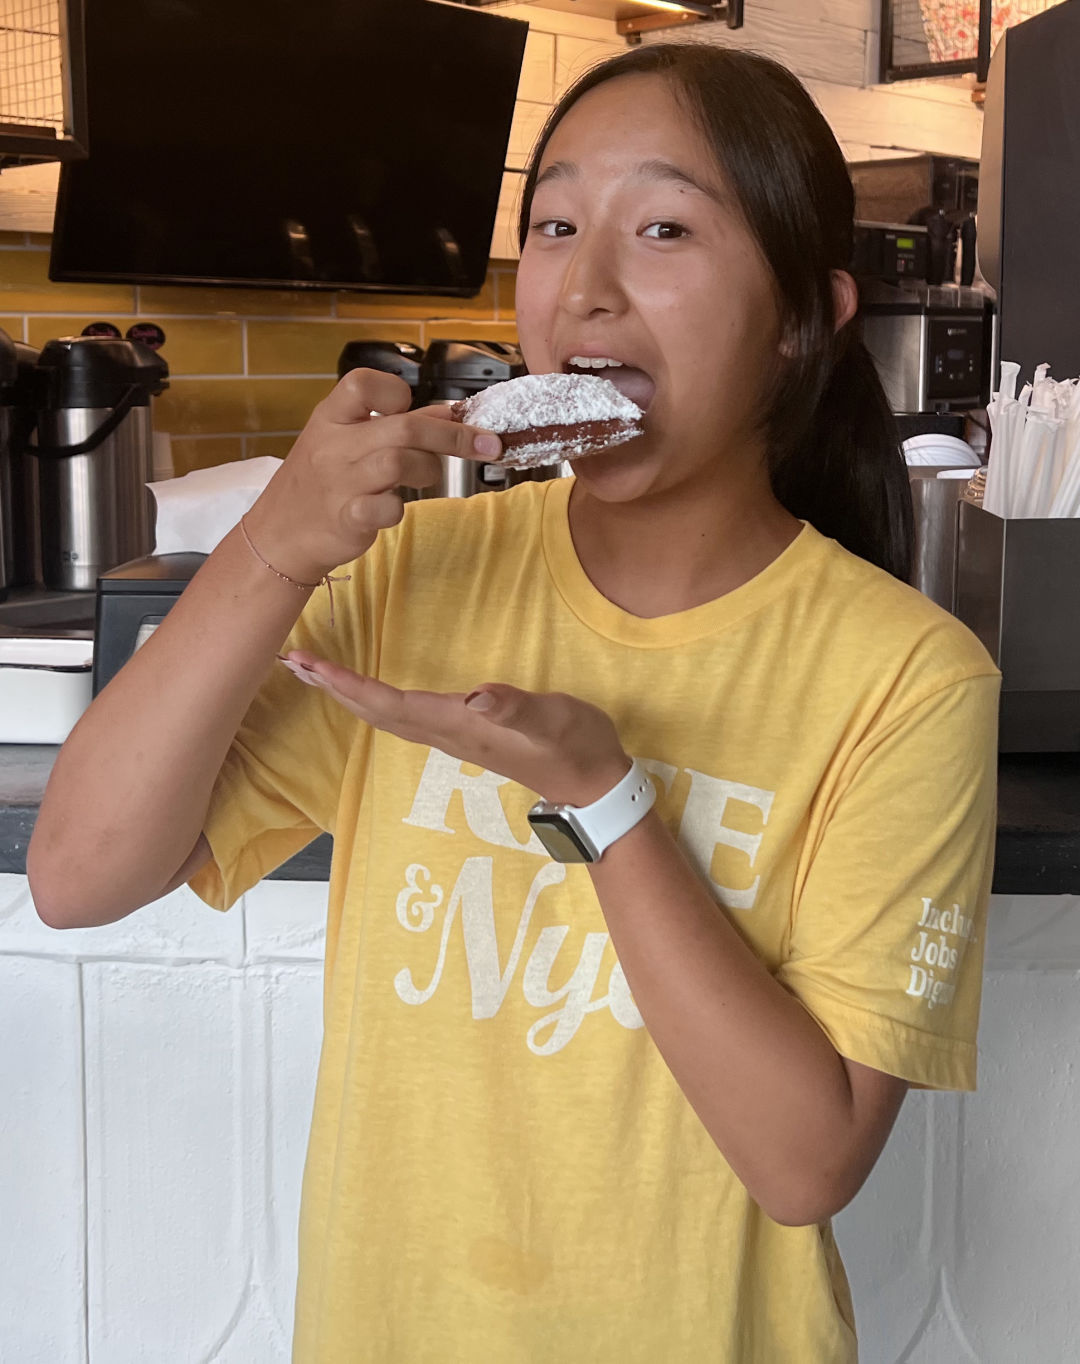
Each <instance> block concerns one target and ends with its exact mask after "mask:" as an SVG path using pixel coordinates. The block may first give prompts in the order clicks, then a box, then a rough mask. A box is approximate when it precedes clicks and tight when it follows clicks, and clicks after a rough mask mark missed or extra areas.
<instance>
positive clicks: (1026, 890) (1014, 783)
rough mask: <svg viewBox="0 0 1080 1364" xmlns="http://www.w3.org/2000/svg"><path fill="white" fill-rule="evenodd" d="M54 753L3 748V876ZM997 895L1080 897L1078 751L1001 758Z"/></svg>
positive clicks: (323, 861)
mask: <svg viewBox="0 0 1080 1364" xmlns="http://www.w3.org/2000/svg"><path fill="white" fill-rule="evenodd" d="M56 754H57V749H56V748H54V747H50V746H45V745H37V746H34V745H20V744H0V873H2V872H15V873H17V874H21V873H24V872H25V871H26V845H27V843H28V842H29V841H30V831H31V829H32V828H33V827H34V820H35V818H36V816H37V809H38V805H39V804H40V802H41V797H42V794H43V792H44V790H45V783H46V781H47V780H48V776H49V772H50V771H51V770H52V765H53V761H54V760H55V758H56ZM898 837H902V831H898ZM332 847H333V844H332V842H331V840H330V838H329V836H327V835H324V836H323V837H321V838H318V839H316V840H315V842H314V843H312V844H310V845H309V846H308V847H307V848H305V849H304V851H303V852H301V853H299V854H297V856H296V857H294V858H292V859H291V860H290V861H289V862H286V863H285V865H284V866H282V867H279V868H278V870H277V871H275V872H273V873H271V879H274V880H282V881H325V880H327V879H328V877H329V875H330V852H331V849H332ZM994 892H995V894H998V895H1080V753H1036V754H1008V755H1004V756H1002V757H1001V758H1000V759H999V766H998V836H997V860H996V864H995V867H994Z"/></svg>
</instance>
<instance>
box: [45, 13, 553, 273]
mask: <svg viewBox="0 0 1080 1364" xmlns="http://www.w3.org/2000/svg"><path fill="white" fill-rule="evenodd" d="M527 33H528V25H527V24H525V23H522V22H520V21H519V20H512V19H507V18H504V17H500V16H498V15H491V14H482V13H479V12H477V11H475V10H471V9H469V8H467V7H464V6H461V7H459V6H455V5H448V4H439V3H435V2H434V0H91V3H90V4H88V5H87V6H86V63H87V95H88V103H89V109H88V114H89V120H88V131H89V145H90V154H89V157H88V159H87V160H85V161H80V162H73V163H68V164H65V165H64V166H63V167H62V168H61V172H60V188H59V194H58V197H57V206H56V220H55V226H54V231H53V242H52V255H51V258H50V266H49V277H50V278H51V279H54V280H63V281H84V282H85V281H115V282H134V283H164V284H174V283H199V284H229V285H248V286H260V287H262V286H270V287H289V288H309V289H371V290H382V291H394V292H405V293H431V294H447V295H452V296H457V297H468V296H469V295H471V294H475V293H477V292H478V291H479V289H480V288H481V286H482V284H483V281H484V275H485V271H486V268H487V261H488V252H489V248H490V245H491V236H492V231H493V229H494V223H495V214H496V209H497V206H498V199H499V189H500V186H501V183H502V174H503V166H504V163H505V159H506V147H507V142H508V140H509V136H510V123H511V120H512V118H513V111H514V99H515V96H516V93H517V86H518V79H519V76H520V73H521V62H522V57H523V53H524V48H525V38H526V35H527Z"/></svg>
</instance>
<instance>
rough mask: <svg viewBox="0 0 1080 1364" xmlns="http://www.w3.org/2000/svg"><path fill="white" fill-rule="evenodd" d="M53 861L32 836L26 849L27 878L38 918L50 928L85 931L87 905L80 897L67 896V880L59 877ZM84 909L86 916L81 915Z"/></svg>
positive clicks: (68, 894) (68, 893)
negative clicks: (65, 881)
mask: <svg viewBox="0 0 1080 1364" xmlns="http://www.w3.org/2000/svg"><path fill="white" fill-rule="evenodd" d="M51 862H52V860H51V859H50V858H49V857H48V855H47V854H46V853H45V852H44V851H43V850H42V848H41V846H40V842H39V843H35V841H34V838H33V837H31V839H30V844H29V846H28V848H27V849H26V876H27V880H28V881H29V883H30V899H31V901H32V903H33V906H34V909H35V911H36V913H37V916H38V918H39V919H40V920H41V922H42V923H43V924H44V925H45V926H46V928H56V929H62V928H81V927H84V926H85V922H86V920H85V904H84V901H83V900H80V899H79V898H78V896H72V895H71V894H70V892H67V893H65V888H64V885H63V879H64V878H63V877H62V876H58V875H57V874H56V868H55V866H53V865H52V864H51ZM80 910H83V914H82V915H80V912H79V911H80Z"/></svg>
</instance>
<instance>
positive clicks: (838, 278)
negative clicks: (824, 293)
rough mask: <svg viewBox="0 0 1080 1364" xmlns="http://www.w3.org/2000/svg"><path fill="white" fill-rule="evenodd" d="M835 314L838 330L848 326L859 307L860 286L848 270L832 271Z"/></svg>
mask: <svg viewBox="0 0 1080 1364" xmlns="http://www.w3.org/2000/svg"><path fill="white" fill-rule="evenodd" d="M832 294H833V316H834V317H835V318H836V330H837V331H839V330H840V328H841V327H846V326H847V324H848V323H849V322H850V321H851V319H852V318H853V317H854V316H855V314H856V312H857V311H858V307H859V286H858V285H857V284H856V283H855V281H854V280H853V279H852V277H851V276H850V275H849V274H848V272H847V271H846V270H834V271H833V272H832Z"/></svg>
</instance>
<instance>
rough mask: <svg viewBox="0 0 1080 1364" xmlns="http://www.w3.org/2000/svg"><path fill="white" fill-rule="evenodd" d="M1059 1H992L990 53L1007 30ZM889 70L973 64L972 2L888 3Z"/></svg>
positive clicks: (975, 20)
mask: <svg viewBox="0 0 1080 1364" xmlns="http://www.w3.org/2000/svg"><path fill="white" fill-rule="evenodd" d="M1060 3H1061V0H994V4H993V7H992V10H991V19H990V33H991V48H994V47H996V46H997V43H998V39H999V38H1000V37H1001V35H1002V33H1003V32H1004V31H1005V29H1007V28H1011V27H1012V26H1013V24H1019V23H1022V22H1023V21H1024V20H1025V19H1030V18H1031V17H1032V15H1035V14H1041V13H1042V12H1043V10H1047V9H1051V8H1052V7H1053V6H1054V5H1056V4H1060ZM892 10H893V40H892V54H891V55H892V60H891V63H890V64H891V65H892V66H894V67H897V68H900V69H903V68H904V67H905V66H925V65H926V64H927V63H928V62H955V61H970V62H974V61H975V58H976V57H977V56H978V51H979V5H978V0H893V6H892Z"/></svg>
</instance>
